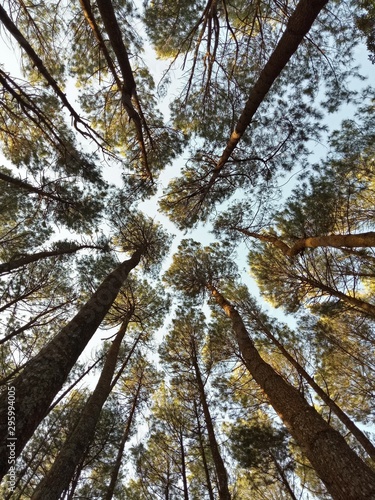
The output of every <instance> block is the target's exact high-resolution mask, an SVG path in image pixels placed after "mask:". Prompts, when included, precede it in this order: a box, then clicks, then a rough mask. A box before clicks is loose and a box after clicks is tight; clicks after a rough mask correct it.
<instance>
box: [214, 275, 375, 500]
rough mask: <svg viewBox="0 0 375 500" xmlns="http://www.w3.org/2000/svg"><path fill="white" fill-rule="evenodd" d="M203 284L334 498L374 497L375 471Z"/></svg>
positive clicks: (229, 306)
mask: <svg viewBox="0 0 375 500" xmlns="http://www.w3.org/2000/svg"><path fill="white" fill-rule="evenodd" d="M207 289H208V290H209V291H210V292H211V294H212V296H213V297H214V299H215V300H216V302H217V304H218V305H219V306H220V307H221V308H222V309H223V311H224V312H225V314H226V315H227V316H228V317H229V318H230V319H231V321H232V328H233V331H234V333H235V336H236V339H237V342H238V345H239V349H240V351H241V355H242V357H243V360H244V363H245V365H246V367H247V369H248V370H249V372H250V373H251V375H252V377H253V378H254V380H255V381H256V382H257V383H258V385H259V386H260V387H261V389H262V390H263V391H264V393H265V395H266V396H267V397H268V400H269V402H270V404H271V405H272V406H273V408H274V409H275V411H276V412H277V413H278V415H279V416H280V418H281V420H282V421H283V423H284V425H285V426H286V427H287V428H288V429H289V431H290V433H291V435H292V436H293V437H294V439H295V440H296V441H297V443H298V444H299V446H300V447H301V449H302V451H303V452H304V454H305V455H306V457H307V458H308V459H309V461H310V462H311V465H312V466H313V467H314V469H315V471H316V472H317V474H318V476H319V477H320V479H321V480H322V481H323V483H324V484H325V485H326V487H327V490H328V492H329V493H330V494H331V495H332V497H333V498H334V499H335V500H362V499H370V498H375V472H374V471H373V470H372V469H370V468H369V467H368V466H367V465H366V464H365V463H364V462H363V461H362V460H361V459H360V458H359V457H358V455H357V454H356V453H355V452H354V451H353V450H352V449H351V448H350V447H349V445H348V444H347V443H346V441H345V439H344V438H343V437H342V436H341V434H340V433H339V432H337V431H336V430H334V429H333V428H332V427H331V426H330V425H329V424H328V423H327V422H326V421H325V420H324V419H323V418H322V417H321V416H320V415H319V413H318V412H317V411H316V410H315V409H314V408H312V407H311V406H309V404H308V403H307V402H306V400H305V399H304V398H303V397H302V395H301V394H300V393H299V392H298V391H297V390H296V389H295V388H294V387H293V386H291V385H290V384H289V383H288V382H286V381H285V380H284V379H283V378H282V377H281V376H280V375H278V374H277V373H276V372H275V370H274V369H273V368H272V367H271V366H270V365H269V364H268V363H266V362H265V361H264V360H263V359H262V358H261V356H260V355H259V353H258V351H257V349H256V348H255V346H254V344H253V342H252V340H251V338H250V337H249V334H248V332H247V330H246V327H245V325H244V323H243V321H242V318H241V316H240V315H239V313H238V311H237V310H236V309H235V307H234V306H233V305H232V304H231V303H230V302H229V301H228V300H227V299H225V297H224V296H223V295H222V294H221V293H220V292H219V291H218V290H217V289H216V288H215V287H213V286H212V285H209V284H208V285H207Z"/></svg>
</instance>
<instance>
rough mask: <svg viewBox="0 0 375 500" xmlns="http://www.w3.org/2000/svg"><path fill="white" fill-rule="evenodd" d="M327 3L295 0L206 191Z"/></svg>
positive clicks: (312, 0) (319, 0)
mask: <svg viewBox="0 0 375 500" xmlns="http://www.w3.org/2000/svg"><path fill="white" fill-rule="evenodd" d="M327 3H328V0H300V2H299V3H298V5H297V7H296V9H295V11H294V12H293V14H292V15H291V16H290V19H289V21H288V24H287V26H286V29H285V32H284V33H283V35H282V37H281V38H280V40H279V42H278V44H277V46H276V48H275V50H274V51H273V53H272V54H271V57H270V58H269V60H268V62H267V63H266V65H265V66H264V68H263V70H262V71H261V73H260V75H259V78H258V80H257V81H256V82H255V85H254V87H253V88H252V89H251V91H250V95H249V98H248V100H247V102H246V105H245V108H244V110H243V111H242V113H241V116H240V118H239V120H238V122H237V125H236V127H235V129H234V131H233V132H232V134H231V136H230V138H229V140H228V143H227V146H226V148H225V149H224V151H223V153H222V155H221V157H220V159H219V160H218V162H217V164H216V166H215V169H214V172H213V174H212V176H211V178H210V181H209V184H208V188H207V191H208V189H210V187H211V186H212V185H213V184H214V182H215V180H216V179H217V178H218V177H219V174H220V172H221V170H222V169H223V168H224V166H225V164H226V162H227V161H228V159H229V158H230V156H231V154H232V153H233V151H234V149H235V147H236V146H237V144H238V142H239V141H240V139H241V137H242V136H243V134H244V132H245V130H246V129H247V127H248V126H249V125H250V123H251V120H252V119H253V117H254V115H255V113H256V111H257V110H258V108H259V106H260V104H261V103H262V101H263V100H264V98H265V97H266V95H267V93H268V91H269V90H270V88H271V87H272V85H273V83H274V82H275V80H276V79H277V77H278V76H279V75H280V73H281V71H282V70H283V69H284V68H285V66H286V65H287V63H288V62H289V60H290V58H291V57H292V55H293V54H294V53H295V52H296V50H297V49H298V46H299V45H300V43H301V42H302V40H303V38H304V36H305V35H306V34H307V33H308V32H309V30H310V28H311V26H312V24H313V22H314V21H315V19H316V18H317V16H318V15H319V13H320V11H321V10H322V9H323V7H324V6H325V5H326V4H327Z"/></svg>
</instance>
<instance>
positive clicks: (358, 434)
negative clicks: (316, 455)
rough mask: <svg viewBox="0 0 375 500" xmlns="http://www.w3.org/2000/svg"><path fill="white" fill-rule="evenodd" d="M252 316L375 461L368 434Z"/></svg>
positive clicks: (260, 322)
mask: <svg viewBox="0 0 375 500" xmlns="http://www.w3.org/2000/svg"><path fill="white" fill-rule="evenodd" d="M252 318H253V319H254V320H255V321H256V324H257V326H258V327H259V328H260V329H261V331H262V332H263V333H264V334H265V335H266V337H267V338H269V339H270V340H271V342H272V343H273V344H275V345H276V346H277V348H278V349H279V350H280V352H281V353H282V354H283V355H284V357H285V358H286V359H287V360H288V361H289V362H290V364H291V365H293V366H294V368H295V369H296V370H297V372H298V373H299V374H300V375H301V376H302V377H303V378H304V379H305V380H306V382H307V383H308V384H309V385H310V387H311V388H312V389H313V390H314V391H315V392H316V394H317V395H318V396H319V397H320V398H321V399H322V401H324V403H325V404H326V405H327V406H328V407H329V408H330V409H331V410H332V412H333V413H334V414H335V415H336V416H337V418H338V419H339V420H341V422H342V423H343V424H344V425H345V427H346V428H347V429H348V430H349V431H350V432H351V433H352V434H353V436H354V437H355V438H356V439H357V441H358V442H359V443H360V444H361V445H362V446H363V448H364V450H366V452H367V453H368V455H369V456H370V457H371V459H372V460H374V461H375V446H374V445H373V444H372V443H371V441H370V440H369V439H368V438H367V437H366V435H365V434H364V433H363V432H362V431H361V429H359V428H358V427H357V426H356V425H355V423H354V422H353V421H352V420H351V418H349V416H348V415H347V414H346V413H345V412H344V411H343V410H342V409H341V408H340V407H339V406H338V405H337V404H336V403H335V401H333V400H332V399H331V398H330V397H329V396H328V394H327V393H326V392H325V391H324V390H323V389H322V388H321V387H320V386H319V385H318V384H317V383H316V382H315V380H314V378H313V377H311V376H310V375H309V374H308V373H307V371H306V370H305V369H304V368H303V366H301V365H300V364H299V363H298V361H297V360H296V359H295V358H294V357H293V356H292V355H291V354H290V353H289V352H288V351H287V350H286V349H285V347H284V346H283V345H282V344H281V342H279V340H277V338H276V337H275V336H274V335H273V334H272V332H271V330H270V329H269V328H268V327H267V326H266V325H265V324H264V323H263V322H262V321H261V320H259V318H257V317H256V315H255V314H254V315H252Z"/></svg>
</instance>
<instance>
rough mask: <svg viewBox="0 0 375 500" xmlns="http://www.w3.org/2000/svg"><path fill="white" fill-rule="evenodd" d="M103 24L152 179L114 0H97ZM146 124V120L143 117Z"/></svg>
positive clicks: (141, 115)
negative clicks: (134, 104) (118, 68)
mask: <svg viewBox="0 0 375 500" xmlns="http://www.w3.org/2000/svg"><path fill="white" fill-rule="evenodd" d="M96 3H97V5H98V8H99V12H100V15H101V18H102V20H103V24H104V26H105V29H106V32H107V34H108V37H109V41H110V42H111V46H112V48H113V51H114V53H115V54H116V59H117V62H118V65H119V67H120V71H121V76H122V79H123V82H122V85H121V87H120V89H121V95H122V105H123V106H124V109H125V110H126V112H127V114H128V116H129V120H133V122H134V125H135V130H136V136H137V141H138V144H139V147H140V149H141V152H142V159H143V163H144V167H145V169H146V171H147V174H148V176H149V178H150V179H151V180H152V174H151V171H150V167H149V164H148V157H147V151H146V145H145V140H144V136H143V129H142V118H143V114H142V111H141V106H140V103H139V100H138V97H137V91H136V84H135V80H134V76H133V71H132V68H131V65H130V61H129V57H128V53H127V50H126V47H125V44H124V41H123V39H122V33H121V30H120V27H119V25H118V22H117V19H116V14H115V11H114V8H113V5H112V0H97V1H96ZM87 4H88V0H84V5H87ZM98 41H99V42H100V40H99V39H98ZM132 98H133V99H134V101H135V103H136V105H137V107H138V109H139V112H138V111H137V110H136V109H135V108H134V106H133V103H132ZM143 122H144V124H145V121H144V119H143Z"/></svg>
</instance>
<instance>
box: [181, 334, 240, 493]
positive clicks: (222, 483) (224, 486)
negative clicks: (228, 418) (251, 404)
mask: <svg viewBox="0 0 375 500" xmlns="http://www.w3.org/2000/svg"><path fill="white" fill-rule="evenodd" d="M191 344H192V363H193V366H194V371H195V380H196V382H197V386H198V391H199V398H200V401H201V404H202V408H203V415H204V420H205V422H206V427H207V434H208V441H209V443H210V449H211V453H212V458H213V461H214V464H215V470H216V474H217V478H218V484H219V498H220V500H231V495H230V493H229V488H228V474H227V471H226V468H225V465H224V461H223V459H222V457H221V454H220V450H219V445H218V443H217V441H216V436H215V429H214V426H213V423H212V418H211V413H210V409H209V407H208V404H207V398H206V394H205V391H204V385H203V381H202V376H201V372H200V369H199V365H198V359H197V353H196V349H195V342H194V339H192V341H191Z"/></svg>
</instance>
